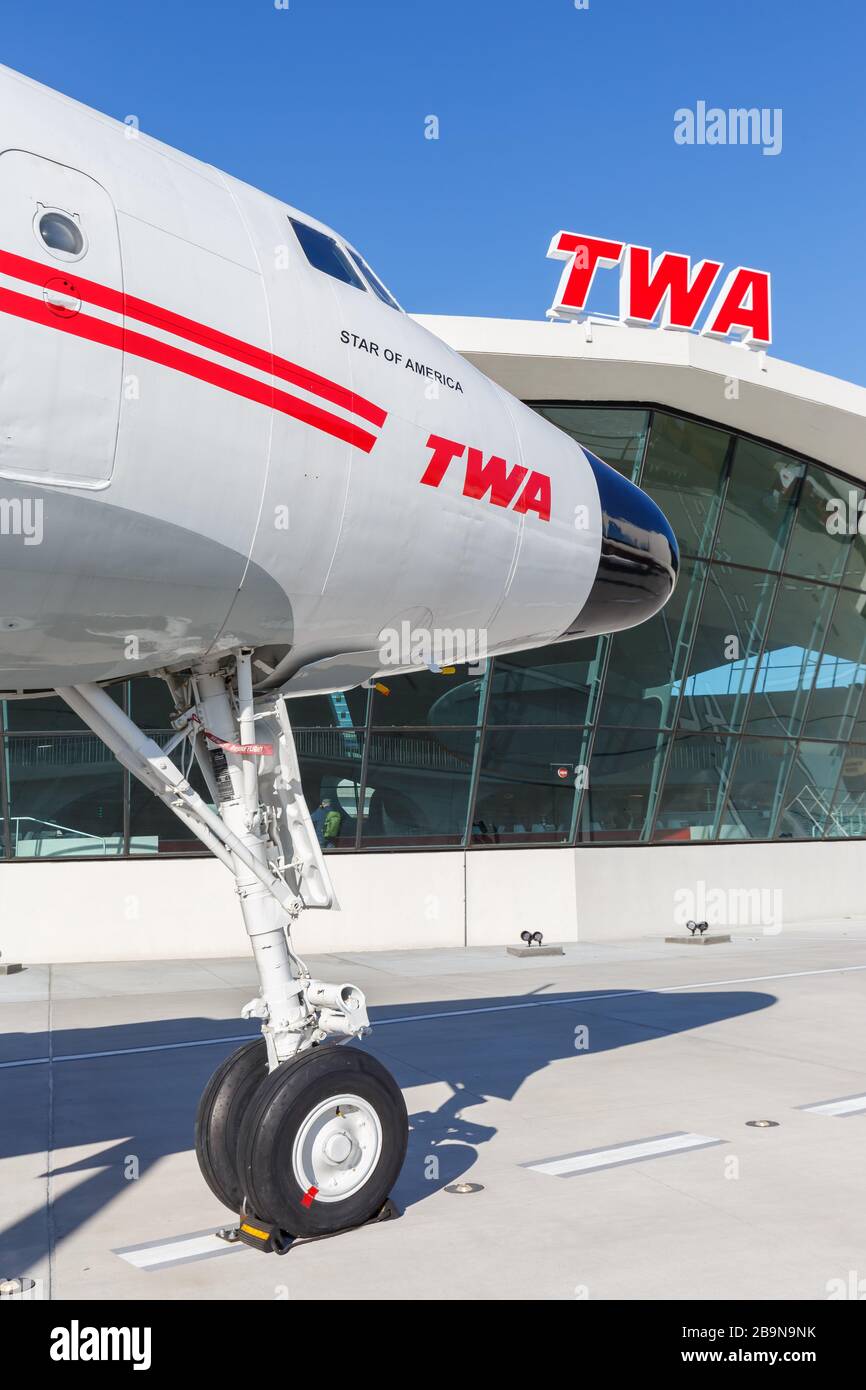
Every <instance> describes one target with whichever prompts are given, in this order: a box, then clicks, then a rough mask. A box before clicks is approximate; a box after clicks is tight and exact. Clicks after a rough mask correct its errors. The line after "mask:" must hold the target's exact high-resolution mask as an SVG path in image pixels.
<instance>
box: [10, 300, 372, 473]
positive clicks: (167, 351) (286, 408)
mask: <svg viewBox="0 0 866 1390" xmlns="http://www.w3.org/2000/svg"><path fill="white" fill-rule="evenodd" d="M78 283H79V282H78V281H76V288H78ZM0 311H2V312H3V313H6V314H13V315H15V317H16V318H21V319H27V320H29V322H31V323H38V324H42V325H43V326H44V327H46V328H56V329H59V331H60V332H61V333H71V334H72V335H73V336H75V337H78V338H86V339H87V340H88V341H90V342H93V343H101V344H102V345H103V346H104V347H111V348H117V349H118V350H119V351H121V352H123V351H125V352H129V353H132V354H133V355H134V356H136V357H143V358H145V359H146V360H147V361H149V362H157V363H159V365H160V366H163V367H171V368H172V369H173V370H174V371H176V372H182V373H183V374H184V375H185V376H191V377H195V378H196V379H197V380H198V381H205V382H207V383H208V384H209V385H211V386H218V387H220V388H221V389H222V390H224V391H230V392H231V393H232V394H233V395H235V396H243V397H244V398H245V399H246V400H248V401H256V402H257V403H258V404H259V405H267V406H271V407H272V408H273V409H274V410H279V411H281V412H282V414H283V415H291V416H292V417H293V418H294V419H295V420H300V421H301V422H302V423H303V424H305V425H312V426H313V428H314V429H317V430H322V431H323V432H324V433H325V434H330V435H333V437H334V438H335V439H342V440H344V441H345V443H347V444H353V445H354V446H355V447H356V448H357V449H362V450H363V451H364V453H365V454H369V452H370V450H371V449H372V448H373V445H374V444H375V443H376V438H377V436H376V435H374V434H370V433H369V431H368V430H363V429H361V427H360V425H356V424H354V423H353V422H352V421H351V420H343V419H341V417H340V416H339V415H332V414H331V412H330V411H329V410H323V409H322V408H321V406H318V405H313V404H312V403H311V402H310V401H304V400H301V398H300V397H299V396H290V395H289V393H288V392H287V391H280V390H279V389H278V388H277V387H275V386H269V385H268V383H267V382H264V381H256V380H255V379H254V378H253V377H249V376H244V375H243V373H242V372H235V371H232V370H231V368H230V367H222V366H220V364H219V363H218V362H209V361H208V359H207V358H205V357H196V355H195V353H192V352H185V351H184V350H183V349H182V348H176V347H172V345H171V344H170V343H163V342H160V340H159V339H158V338H149V337H148V336H147V334H146V333H137V332H135V330H134V329H130V328H124V327H123V326H122V325H121V324H119V323H106V321H105V320H104V319H97V318H93V317H92V316H91V315H90V314H82V313H78V314H73V315H72V316H70V317H66V316H61V315H59V314H56V313H55V312H54V311H53V310H52V309H50V308H49V306H48V305H47V304H46V303H45V302H44V300H42V299H34V298H33V297H32V296H31V295H27V294H20V293H19V292H18V291H17V290H9V289H4V288H3V287H2V286H0Z"/></svg>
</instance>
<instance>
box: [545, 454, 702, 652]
mask: <svg viewBox="0 0 866 1390" xmlns="http://www.w3.org/2000/svg"><path fill="white" fill-rule="evenodd" d="M584 453H585V454H586V457H587V458H588V460H589V462H590V465H591V467H592V471H593V473H594V474H595V481H596V484H597V486H598V494H599V500H600V501H601V513H602V540H601V557H600V559H599V565H598V573H597V575H596V578H595V583H594V584H593V586H592V589H591V590H590V593H589V598H588V599H587V601H586V603H585V604H584V606H583V608H582V609H581V611H580V613H579V614H578V615H577V617H576V618H575V620H574V622H573V623H572V625H571V627H570V628H569V629H568V632H567V633H566V634H565V635H566V636H569V637H584V636H591V635H593V634H595V633H601V632H620V631H622V629H623V628H627V627H635V626H636V625H637V624H638V623H643V622H646V620H647V618H651V617H652V616H653V614H655V613H657V612H658V611H659V609H660V608H662V607H663V606H664V604H665V603H666V602H667V600H668V599H669V598H670V596H671V594H672V593H673V588H674V584H675V583H676V578H677V570H678V568H679V562H680V553H679V547H678V545H677V542H676V537H675V536H674V533H673V531H672V530H671V526H670V522H669V521H668V519H667V517H666V516H665V514H664V512H663V511H662V510H661V509H660V508H659V507H657V506H656V504H655V502H653V500H652V498H651V497H648V496H647V494H646V493H645V492H642V491H641V489H640V488H639V487H635V485H634V483H630V482H629V481H628V479H627V478H623V477H622V475H621V474H620V473H617V471H616V469H615V468H611V467H610V466H609V464H606V463H603V462H602V460H601V459H600V458H596V456H595V454H592V453H590V451H589V450H588V449H584Z"/></svg>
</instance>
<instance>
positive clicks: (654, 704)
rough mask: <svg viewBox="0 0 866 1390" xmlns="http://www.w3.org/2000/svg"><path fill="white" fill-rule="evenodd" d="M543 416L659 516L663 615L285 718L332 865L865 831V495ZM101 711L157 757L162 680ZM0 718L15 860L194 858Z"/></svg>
mask: <svg viewBox="0 0 866 1390" xmlns="http://www.w3.org/2000/svg"><path fill="white" fill-rule="evenodd" d="M535 409H537V410H538V411H539V413H541V414H542V415H545V416H546V417H547V418H548V419H550V420H551V421H553V423H554V424H556V425H557V426H558V427H559V428H560V429H562V430H565V431H566V432H567V433H569V434H571V435H572V436H573V437H574V438H575V439H578V440H581V441H583V442H584V443H585V444H586V445H587V447H589V448H591V449H592V450H593V451H594V452H596V453H597V454H599V455H600V456H601V457H602V458H604V459H606V460H607V461H608V462H609V463H611V464H612V466H613V467H615V468H616V469H618V470H619V471H620V472H621V473H623V474H624V475H625V476H627V477H629V478H631V479H633V480H634V481H636V482H638V483H640V485H641V486H642V487H643V488H645V489H646V491H647V492H648V493H649V494H650V496H652V497H653V498H654V499H655V500H656V501H657V502H658V503H659V505H660V506H661V507H662V508H663V510H664V511H665V512H666V514H667V516H668V517H669V518H670V521H671V524H672V525H673V527H674V530H675V531H676V534H677V537H678V539H679V543H680V547H681V552H682V563H681V570H680V576H679V582H678V585H677V588H676V591H675V593H674V596H673V598H672V599H671V601H670V602H669V603H668V605H667V606H666V607H665V608H664V609H663V610H662V612H661V613H659V614H658V615H657V616H656V617H655V618H654V619H652V620H651V621H650V622H649V623H646V624H644V625H643V626H642V627H639V628H635V629H632V630H631V631H629V632H623V633H618V634H617V635H615V636H614V637H612V638H599V639H592V640H586V641H577V642H566V643H560V644H556V645H554V646H551V647H546V648H541V649H537V650H535V651H532V652H526V653H517V654H514V655H512V656H507V657H498V658H496V659H495V660H494V661H490V662H487V663H480V664H479V665H478V666H474V667H472V666H470V667H466V666H463V667H456V668H446V669H445V670H444V671H442V672H433V671H427V672H423V673H421V674H419V675H414V676H399V677H395V678H393V679H389V680H388V681H387V682H385V681H383V682H380V683H379V684H378V685H377V686H376V688H374V689H372V690H368V689H361V690H353V691H349V692H348V693H346V694H345V695H333V696H328V697H315V698H308V699H304V700H296V701H293V702H292V714H293V718H294V723H295V729H296V737H297V743H298V751H299V755H300V762H301V769H302V776H303V781H304V788H305V791H306V795H307V798H308V801H309V803H310V805H311V807H312V808H313V809H315V808H316V807H318V806H320V805H321V803H322V802H326V803H327V809H328V810H330V811H336V812H337V816H338V818H339V819H338V824H337V825H335V820H334V817H333V816H332V817H331V820H330V822H329V824H330V828H331V830H333V831H334V833H333V835H332V836H331V837H330V839H329V848H330V849H332V852H334V853H346V852H356V851H360V852H364V851H376V850H389V851H395V850H411V849H448V848H452V849H453V848H459V847H461V846H465V847H468V848H472V849H484V848H496V847H499V846H505V845H508V846H521V845H568V844H576V845H580V846H592V845H599V844H602V845H618V844H620V845H621V844H642V843H643V844H646V843H655V844H664V843H670V842H691V841H697V842H699V843H702V844H706V843H707V842H711V841H718V840H772V839H789V840H804V839H809V840H811V839H818V838H826V839H840V838H851V837H864V836H866V704H864V700H863V691H864V685H866V535H864V536H861V535H860V534H859V532H858V530H857V524H858V520H859V517H860V511H859V508H860V504H861V503H864V510H866V500H864V493H863V491H862V489H860V488H859V486H858V485H857V484H856V483H854V482H851V481H849V480H848V479H846V478H844V477H842V476H840V475H838V474H835V473H832V472H830V471H828V470H827V469H825V468H822V467H819V466H818V465H817V464H815V463H812V462H810V461H808V460H806V459H800V458H797V457H795V456H794V455H792V454H790V453H786V452H783V451H780V450H778V449H775V448H773V447H771V446H768V445H766V444H761V443H757V442H755V441H754V440H751V439H747V438H745V437H739V436H737V435H735V434H732V433H730V432H728V431H726V430H724V429H720V428H718V427H717V426H714V425H712V424H709V423H707V422H704V421H700V420H694V419H689V418H686V417H683V416H679V415H677V414H675V413H673V412H670V411H662V410H647V409H642V408H635V407H600V406H580V405H573V404H564V403H559V402H554V403H550V404H536V405H535ZM864 532H866V518H864ZM111 693H112V695H113V697H114V698H115V699H116V700H118V701H120V702H121V703H123V705H124V707H125V708H127V709H128V710H129V711H130V713H131V714H132V716H133V717H134V718H135V719H136V721H137V722H138V723H139V724H140V725H142V726H143V727H144V728H146V729H148V730H149V731H150V732H151V733H152V734H153V736H154V737H155V738H156V739H157V741H160V742H163V743H164V742H166V741H167V740H168V738H169V737H170V734H171V731H170V728H169V724H168V713H169V701H168V698H167V695H166V692H165V689H164V687H163V685H162V683H161V682H160V681H156V680H148V679H144V680H136V681H133V682H130V683H127V684H122V685H118V686H115V687H113V688H112V692H111ZM0 721H2V759H0V802H2V812H3V842H2V853H3V854H4V855H5V856H6V857H14V858H18V859H44V858H81V857H94V856H95V857H99V858H102V857H110V856H114V857H117V856H124V855H133V856H142V855H144V856H153V855H162V856H171V855H179V854H188V853H200V852H202V851H201V846H200V844H199V842H198V841H197V840H195V839H194V838H192V837H191V836H190V835H189V833H188V832H187V830H186V829H185V827H184V826H183V825H181V823H180V822H179V821H177V820H176V819H175V817H174V816H172V814H171V813H170V812H169V811H168V810H166V809H165V808H164V807H163V806H162V805H161V804H160V803H159V802H157V801H156V800H155V798H154V797H152V796H151V795H150V794H149V793H147V792H146V791H145V790H144V788H143V787H141V786H140V785H139V784H138V783H137V782H135V780H134V779H130V778H129V776H128V775H127V774H126V773H124V772H123V771H122V770H121V769H120V768H119V767H118V765H117V764H116V762H115V761H114V759H113V758H112V757H111V755H110V754H109V753H108V752H107V751H106V750H105V749H104V748H103V747H102V745H101V744H100V743H99V741H98V740H97V739H96V738H95V737H94V736H93V735H92V734H91V733H89V732H88V731H87V730H86V729H85V728H83V726H82V725H81V724H80V723H79V721H78V720H77V719H76V718H75V716H74V715H73V714H72V713H71V711H70V710H68V709H67V708H66V707H65V706H64V705H63V704H62V702H61V701H60V700H59V699H43V700H35V701H26V702H20V701H9V702H6V703H3V702H0ZM197 785H198V786H199V790H203V789H202V787H201V784H200V783H197Z"/></svg>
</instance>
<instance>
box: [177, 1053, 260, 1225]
mask: <svg viewBox="0 0 866 1390" xmlns="http://www.w3.org/2000/svg"><path fill="white" fill-rule="evenodd" d="M267 1075H268V1051H267V1047H266V1045H265V1040H264V1038H253V1039H252V1040H251V1041H250V1042H247V1043H244V1044H243V1046H242V1047H239V1048H238V1050H237V1051H236V1052H233V1053H232V1054H231V1056H229V1057H226V1059H225V1061H224V1062H221V1063H220V1065H219V1066H218V1067H217V1069H216V1071H215V1072H214V1074H213V1076H212V1077H211V1079H210V1081H209V1082H208V1084H207V1086H206V1087H205V1089H204V1092H203V1094H202V1098H201V1100H200V1101H199V1106H198V1113H197V1114H196V1119H195V1152H196V1157H197V1159H198V1166H199V1168H200V1169H201V1172H202V1177H203V1178H204V1180H205V1182H206V1183H207V1185H208V1187H209V1188H210V1190H211V1192H212V1193H213V1194H214V1196H215V1197H217V1198H218V1199H219V1200H220V1201H221V1202H222V1203H223V1205H224V1206H226V1207H228V1208H229V1210H230V1211H233V1212H235V1213H237V1212H239V1211H240V1209H241V1203H242V1202H243V1195H244V1194H243V1189H242V1187H241V1183H240V1178H239V1175H238V1165H237V1146H238V1134H239V1132H240V1126H241V1121H242V1119H243V1116H244V1114H245V1112H246V1110H247V1107H248V1106H249V1103H250V1100H251V1099H252V1097H253V1096H254V1094H255V1092H256V1091H257V1089H258V1087H259V1086H261V1084H262V1082H263V1081H264V1080H265V1079H266V1078H267Z"/></svg>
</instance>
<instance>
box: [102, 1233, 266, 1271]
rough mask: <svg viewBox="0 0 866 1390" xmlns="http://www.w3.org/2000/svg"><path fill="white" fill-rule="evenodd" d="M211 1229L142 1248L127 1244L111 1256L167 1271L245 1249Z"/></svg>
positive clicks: (155, 1242)
mask: <svg viewBox="0 0 866 1390" xmlns="http://www.w3.org/2000/svg"><path fill="white" fill-rule="evenodd" d="M219 1229H221V1228H220V1227H218V1226H214V1227H212V1228H211V1230H209V1231H194V1232H193V1233H192V1234H191V1235H187V1236H177V1237H176V1238H175V1239H173V1240H159V1241H155V1240H154V1241H149V1242H148V1243H147V1244H145V1245H127V1246H124V1247H123V1248H122V1249H120V1250H115V1251H114V1254H115V1255H119V1256H120V1258H121V1259H122V1260H126V1262H127V1264H131V1265H134V1266H135V1268H136V1269H143V1270H147V1271H148V1272H149V1271H150V1270H153V1269H169V1268H171V1266H173V1265H185V1264H190V1263H191V1262H192V1261H193V1260H210V1259H213V1257H214V1256H215V1255H229V1254H231V1252H232V1251H233V1250H245V1249H246V1248H247V1247H246V1246H245V1245H244V1244H243V1243H242V1242H241V1241H237V1242H234V1243H231V1244H230V1243H229V1242H228V1241H225V1240H220V1239H219V1237H218V1236H217V1234H216V1232H217V1231H218V1230H219Z"/></svg>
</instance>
